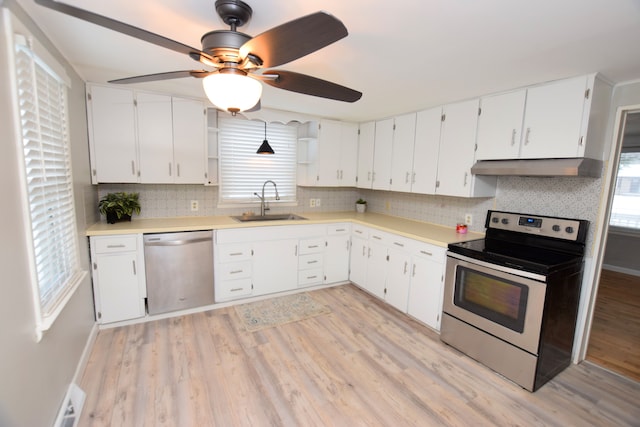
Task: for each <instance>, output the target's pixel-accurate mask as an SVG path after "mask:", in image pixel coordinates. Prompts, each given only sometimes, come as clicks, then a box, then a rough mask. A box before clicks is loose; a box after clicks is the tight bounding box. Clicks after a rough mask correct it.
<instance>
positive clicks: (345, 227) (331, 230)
mask: <svg viewBox="0 0 640 427" xmlns="http://www.w3.org/2000/svg"><path fill="white" fill-rule="evenodd" d="M350 231H351V226H350V224H344V223H340V224H329V225H328V226H327V234H328V235H330V236H331V235H335V234H348V233H349V232H350Z"/></svg>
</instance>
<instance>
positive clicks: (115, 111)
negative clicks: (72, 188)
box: [87, 86, 138, 184]
mask: <svg viewBox="0 0 640 427" xmlns="http://www.w3.org/2000/svg"><path fill="white" fill-rule="evenodd" d="M87 90H88V91H89V95H88V102H87V107H88V108H89V138H90V140H91V144H90V147H91V148H92V150H91V151H92V153H91V161H92V169H93V170H92V174H91V175H92V182H93V183H94V184H97V183H99V182H138V148H137V142H136V126H135V106H134V99H133V91H131V90H129V89H119V88H111V87H103V86H88V87H87Z"/></svg>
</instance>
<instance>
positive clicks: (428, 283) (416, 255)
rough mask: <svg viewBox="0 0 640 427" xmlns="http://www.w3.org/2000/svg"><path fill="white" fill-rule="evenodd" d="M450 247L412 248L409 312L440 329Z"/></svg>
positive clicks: (424, 245)
mask: <svg viewBox="0 0 640 427" xmlns="http://www.w3.org/2000/svg"><path fill="white" fill-rule="evenodd" d="M445 261H446V249H445V248H441V247H438V246H434V245H429V244H428V243H419V245H417V247H415V249H414V250H413V251H412V257H411V264H412V265H411V286H410V289H409V305H408V310H407V313H408V314H409V315H410V316H413V317H415V318H416V319H418V320H420V321H421V322H423V323H425V324H427V325H428V326H430V327H432V328H433V329H435V330H438V331H439V330H440V321H441V316H442V298H443V293H442V291H443V287H444V269H445Z"/></svg>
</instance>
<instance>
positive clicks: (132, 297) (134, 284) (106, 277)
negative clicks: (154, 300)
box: [94, 252, 144, 323]
mask: <svg viewBox="0 0 640 427" xmlns="http://www.w3.org/2000/svg"><path fill="white" fill-rule="evenodd" d="M94 268H95V270H94V273H95V276H96V280H95V283H96V285H97V289H96V291H97V293H98V295H97V298H96V299H97V301H96V302H97V304H96V305H97V307H96V309H97V313H96V316H97V318H98V322H99V323H110V322H118V321H121V320H128V319H135V318H137V317H143V316H144V299H143V296H141V295H140V290H139V287H138V283H139V282H138V272H139V271H140V272H141V271H142V270H143V269H144V266H142V265H137V254H136V252H124V253H112V254H103V255H98V256H96V259H95V265H94Z"/></svg>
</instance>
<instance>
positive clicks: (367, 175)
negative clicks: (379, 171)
mask: <svg viewBox="0 0 640 427" xmlns="http://www.w3.org/2000/svg"><path fill="white" fill-rule="evenodd" d="M375 137H376V122H366V123H361V124H360V131H359V135H358V182H357V186H358V188H371V187H372V185H373V155H374V144H375Z"/></svg>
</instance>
